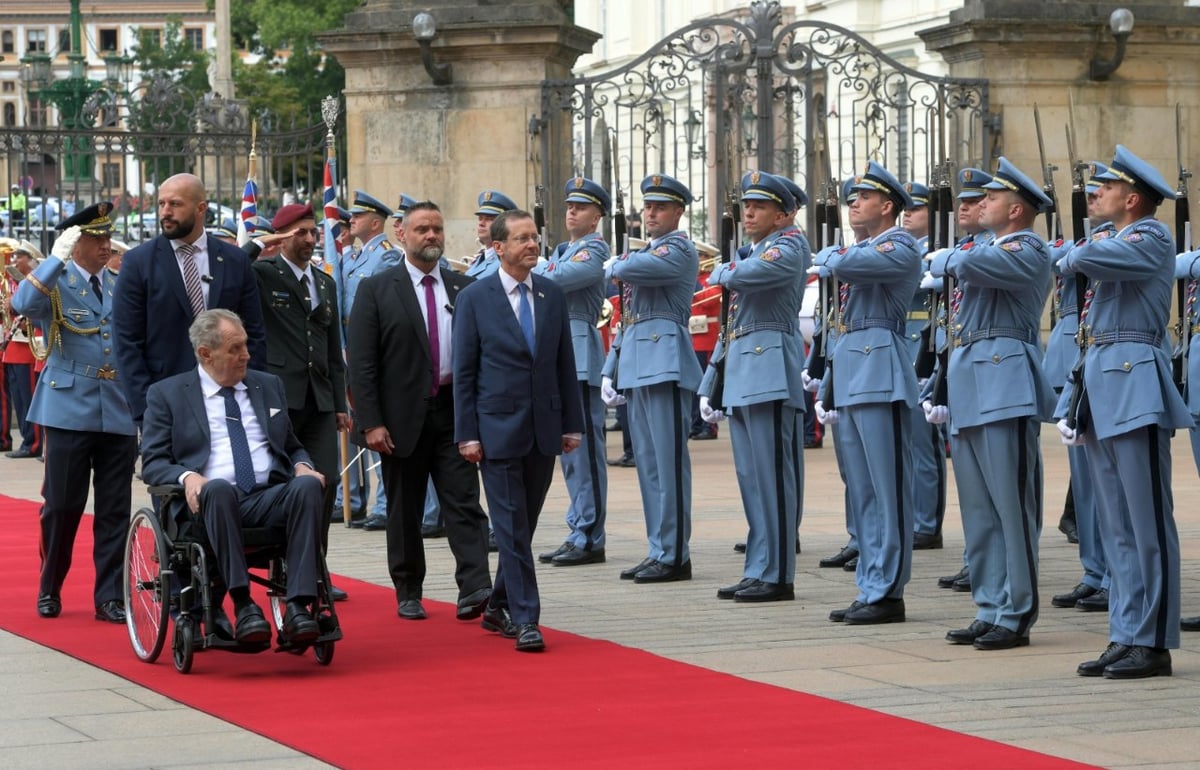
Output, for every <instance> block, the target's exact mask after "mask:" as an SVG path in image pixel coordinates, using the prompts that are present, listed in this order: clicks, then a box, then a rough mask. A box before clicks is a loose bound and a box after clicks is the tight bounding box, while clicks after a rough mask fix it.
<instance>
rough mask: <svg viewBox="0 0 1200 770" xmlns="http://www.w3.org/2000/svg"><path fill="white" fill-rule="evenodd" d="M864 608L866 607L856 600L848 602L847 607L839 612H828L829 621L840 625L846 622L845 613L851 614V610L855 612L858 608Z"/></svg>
mask: <svg viewBox="0 0 1200 770" xmlns="http://www.w3.org/2000/svg"><path fill="white" fill-rule="evenodd" d="M865 606H866V605H865V604H863V603H862V602H860V601H859V600H858V599H855V600H854V601H852V602H850V606H849V607H843V608H842V609H840V610H832V611H830V613H829V619H830V620H832V621H833V622H834V623H841V622H843V621H845V620H846V613H847V612H852V611H853V610H856V609H858V608H859V607H865Z"/></svg>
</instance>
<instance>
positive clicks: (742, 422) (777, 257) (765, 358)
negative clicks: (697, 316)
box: [699, 171, 810, 599]
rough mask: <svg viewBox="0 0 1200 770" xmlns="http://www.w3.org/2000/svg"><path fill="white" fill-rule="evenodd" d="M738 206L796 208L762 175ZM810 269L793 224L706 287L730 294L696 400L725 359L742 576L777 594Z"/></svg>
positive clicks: (783, 573) (789, 547)
mask: <svg viewBox="0 0 1200 770" xmlns="http://www.w3.org/2000/svg"><path fill="white" fill-rule="evenodd" d="M742 200H743V201H746V200H768V201H774V202H776V203H778V204H779V205H780V206H782V207H783V209H784V211H793V210H795V208H796V203H795V202H794V201H793V199H792V193H791V192H790V191H789V190H788V188H787V187H786V186H785V185H784V184H783V183H782V181H781V180H779V179H778V178H776V177H773V176H772V175H770V174H766V173H763V172H758V171H754V172H751V173H749V174H747V175H746V176H745V177H743V178H742ZM809 261H810V254H809V247H808V241H807V239H805V238H804V236H803V235H801V234H800V233H799V232H798V231H797V230H796V228H795V227H794V226H793V225H790V224H789V225H786V226H785V227H783V228H780V229H779V230H777V231H775V232H773V233H771V234H770V235H768V236H767V237H765V238H763V239H762V240H761V241H759V242H758V243H755V244H753V247H752V248H751V249H750V252H749V254H748V255H747V256H745V257H742V256H741V253H740V252H739V256H738V258H737V259H736V261H734V262H731V263H729V264H719V265H717V266H716V268H715V269H714V270H713V271H712V274H711V275H710V276H709V279H708V282H709V285H710V286H714V285H720V286H722V287H724V288H726V289H728V290H729V320H728V323H727V325H726V328H725V329H724V330H723V333H722V336H721V339H720V340H718V342H717V346H716V349H715V350H714V351H713V356H712V359H713V363H710V364H709V367H708V370H707V371H706V372H705V376H704V381H703V382H702V383H701V385H700V391H699V392H700V394H701V395H703V396H711V395H712V391H713V386H714V384H715V382H716V363H718V362H721V361H722V360H723V361H724V372H725V374H724V391H723V396H722V402H721V406H722V408H724V410H725V411H726V412H727V413H728V415H729V426H730V430H729V433H730V441H731V443H732V447H733V463H734V469H735V471H736V473H737V478H738V487H739V489H740V490H741V495H742V507H743V509H744V511H745V514H746V523H747V524H748V525H749V530H750V531H749V535H748V536H747V538H746V560H745V566H744V568H743V573H742V574H743V577H745V578H747V579H750V580H758V581H762V582H763V583H768V584H773V585H778V586H791V585H792V583H793V580H794V576H795V573H796V541H795V536H796V523H797V522H796V518H797V515H798V512H799V509H800V504H799V500H800V498H801V497H802V496H803V468H804V455H803V449H799V450H798V449H797V447H798V446H800V445H799V443H798V442H797V441H796V440H795V433H796V431H797V430H799V429H800V426H801V423H800V422H799V421H798V420H797V419H796V417H797V414H802V413H803V411H804V388H803V385H802V383H801V378H800V370H801V369H802V368H803V361H804V340H803V337H802V336H801V335H800V331H799V326H798V320H799V314H800V305H801V302H802V300H803V295H804V284H805V279H806V275H805V271H806V270H807V269H808V265H809ZM797 470H799V474H797ZM798 479H799V483H798V481H797V480H798ZM734 598H735V599H736V598H738V596H737V595H736V594H735V596H734Z"/></svg>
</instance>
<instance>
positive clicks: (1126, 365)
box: [1121, 361, 1133, 371]
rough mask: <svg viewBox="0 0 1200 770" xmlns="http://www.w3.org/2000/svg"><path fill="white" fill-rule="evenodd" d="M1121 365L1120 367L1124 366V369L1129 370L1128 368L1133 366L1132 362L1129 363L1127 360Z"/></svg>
mask: <svg viewBox="0 0 1200 770" xmlns="http://www.w3.org/2000/svg"><path fill="white" fill-rule="evenodd" d="M1121 366H1122V368H1124V369H1125V371H1129V370H1130V369H1132V368H1133V365H1132V364H1130V363H1129V362H1128V361H1126V362H1125V363H1123V364H1121Z"/></svg>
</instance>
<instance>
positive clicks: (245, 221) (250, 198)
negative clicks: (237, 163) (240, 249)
mask: <svg viewBox="0 0 1200 770" xmlns="http://www.w3.org/2000/svg"><path fill="white" fill-rule="evenodd" d="M256 216H258V184H257V183H256V182H255V181H254V176H253V175H248V176H247V177H246V186H245V187H244V188H243V189H242V212H241V217H240V218H239V219H238V239H237V240H238V245H239V246H245V245H246V244H247V243H249V242H250V239H251V238H253V237H254V218H255V217H256Z"/></svg>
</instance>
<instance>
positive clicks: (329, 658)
mask: <svg viewBox="0 0 1200 770" xmlns="http://www.w3.org/2000/svg"><path fill="white" fill-rule="evenodd" d="M313 656H314V657H315V658H316V659H317V662H318V663H320V664H321V665H322V666H328V665H329V664H330V663H332V662H333V642H317V643H316V644H314V645H313Z"/></svg>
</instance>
